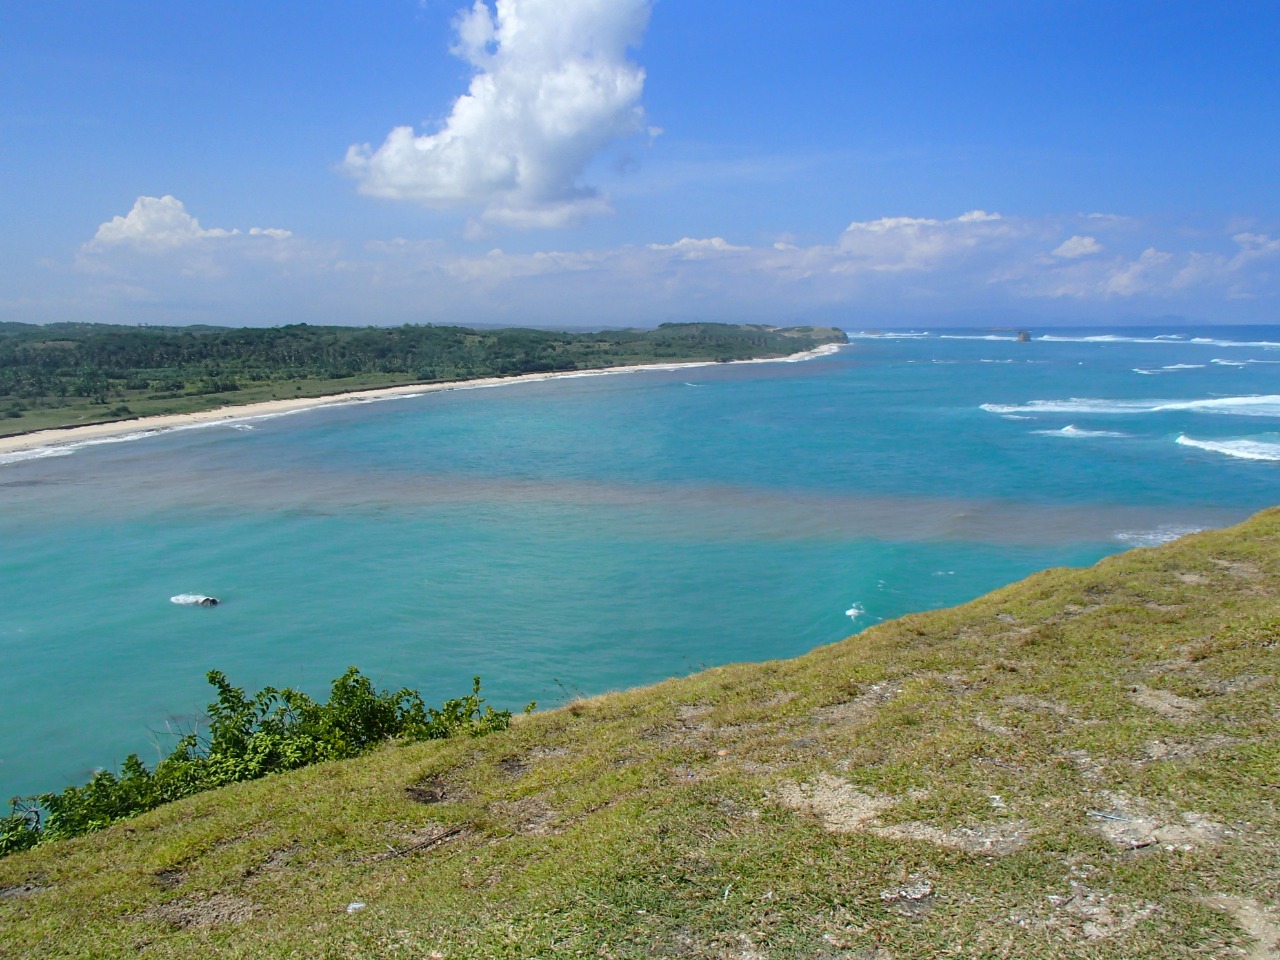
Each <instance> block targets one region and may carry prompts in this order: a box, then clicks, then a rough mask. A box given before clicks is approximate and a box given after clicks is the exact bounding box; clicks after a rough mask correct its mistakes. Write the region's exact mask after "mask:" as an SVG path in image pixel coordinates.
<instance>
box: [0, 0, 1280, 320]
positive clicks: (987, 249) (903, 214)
mask: <svg viewBox="0 0 1280 960" xmlns="http://www.w3.org/2000/svg"><path fill="white" fill-rule="evenodd" d="M1277 49H1280V6H1277V5H1276V4H1275V3H1274V2H1272V3H1251V2H1240V3H1233V4H1210V3H1200V2H1185V3H1179V2H1166V3H1154V2H1153V3H1136V2H1134V3H1125V2H1110V3H1095V2H1086V0H1081V2H1037V0H1009V2H980V0H975V2H972V3H964V4H956V3H942V2H927V3H926V2H920V0H902V2H895V3H893V4H885V3H863V2H840V3H836V2H825V0H821V2H815V3H810V4H797V3H794V2H781V0H762V2H755V3H741V2H739V3H732V4H731V3H728V2H723V0H699V2H690V0H656V2H650V0H499V2H497V3H496V4H495V3H490V4H489V5H486V4H485V3H484V2H483V0H480V2H477V0H472V3H471V4H470V5H464V4H462V3H460V2H458V0H361V2H357V0H347V2H328V3H326V2H312V3H307V4H302V3H296V2H289V0H278V2H273V3H266V4H264V3H261V2H255V3H248V2H240V0H224V2H220V3H208V2H202V3H196V2H188V0H167V2H155V0H130V2H120V0H93V2H68V0H43V2H41V3H39V4H34V3H32V4H17V3H11V4H7V5H4V6H3V7H0V169H3V171H4V174H5V176H4V178H3V187H0V216H2V217H3V222H4V224H5V226H6V229H5V230H4V231H3V232H2V234H0V319H6V320H25V321H32V322H44V321H49V320H58V319H67V320H104V321H112V322H141V323H186V322H214V323H246V324H267V323H287V322H297V321H303V320H305V321H308V322H313V323H320V322H342V323H403V322H459V323H468V322H477V323H537V324H548V325H558V324H564V325H593V324H618V323H634V324H651V323H659V322H662V321H664V320H684V319H714V320H744V321H765V322H777V323H789V322H835V323H841V324H844V325H847V326H890V325H901V324H933V325H936V324H944V323H979V322H988V321H990V322H997V323H999V322H1017V323H1021V324H1033V323H1037V322H1039V323H1044V324H1049V323H1077V322H1078V323H1095V322H1096V323H1115V322H1122V321H1134V320H1141V319H1144V318H1154V317H1163V316H1171V315H1177V316H1184V317H1186V318H1188V319H1190V320H1193V321H1198V322H1206V321H1208V322H1224V323H1225V322H1266V321H1273V322H1280V316H1277V305H1280V239H1278V238H1280V189H1277V187H1278V182H1277V181H1278V180H1280V177H1278V176H1277V172H1278V171H1280V66H1278V65H1277V58H1276V56H1275V51H1276V50H1277Z"/></svg>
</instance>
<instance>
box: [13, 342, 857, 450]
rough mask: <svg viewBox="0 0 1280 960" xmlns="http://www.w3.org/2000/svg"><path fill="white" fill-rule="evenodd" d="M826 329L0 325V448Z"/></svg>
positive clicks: (784, 345)
mask: <svg viewBox="0 0 1280 960" xmlns="http://www.w3.org/2000/svg"><path fill="white" fill-rule="evenodd" d="M845 341H846V337H845V335H844V334H843V333H842V332H841V331H838V330H835V329H833V328H830V327H767V326H760V325H743V326H738V325H732V324H716V323H685V324H663V325H662V326H660V327H658V328H656V329H653V330H610V331H600V332H586V333H581V332H580V333H564V332H555V331H548V330H530V329H523V328H521V329H508V330H472V329H470V328H467V327H438V326H405V327H313V326H309V325H307V324H294V325H291V326H287V327H269V328H261V329H259V328H240V329H233V328H229V327H227V328H223V327H118V326H105V325H99V324H50V325H48V326H33V325H31V324H20V323H6V324H0V436H13V435H15V434H21V433H30V432H32V431H35V430H44V429H50V428H57V427H68V426H76V425H80V424H86V423H103V422H109V421H115V420H129V419H136V418H138V417H147V416H157V415H163V414H176V413H194V412H197V411H201V410H211V409H214V408H216V407H223V406H228V405H241V404H248V403H258V402H260V401H264V400H278V399H284V398H291V397H321V396H327V395H331V394H335V393H346V392H349V391H352V390H367V389H373V388H377V387H391V386H400V385H404V384H416V383H447V382H453V381H461V380H472V379H476V378H479V377H509V376H519V375H521V374H529V373H552V372H567V371H573V370H596V369H602V368H606V367H616V366H628V365H633V364H643V363H671V362H681V361H694V360H724V361H729V360H750V359H759V358H764V357H781V356H787V355H788V354H792V353H799V352H801V351H804V350H810V349H812V348H814V347H817V346H820V345H822V344H825V343H843V342H845Z"/></svg>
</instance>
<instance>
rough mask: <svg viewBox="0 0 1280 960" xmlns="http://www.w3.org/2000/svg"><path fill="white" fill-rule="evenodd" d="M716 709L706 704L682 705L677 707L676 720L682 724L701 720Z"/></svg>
mask: <svg viewBox="0 0 1280 960" xmlns="http://www.w3.org/2000/svg"><path fill="white" fill-rule="evenodd" d="M714 709H715V708H714V707H712V706H709V705H708V704H705V703H682V704H681V705H680V706H678V707H676V719H678V720H679V721H680V722H681V723H689V722H690V721H691V720H701V719H702V718H703V717H705V716H706V715H707V714H709V713H710V712H711V711H712V710H714Z"/></svg>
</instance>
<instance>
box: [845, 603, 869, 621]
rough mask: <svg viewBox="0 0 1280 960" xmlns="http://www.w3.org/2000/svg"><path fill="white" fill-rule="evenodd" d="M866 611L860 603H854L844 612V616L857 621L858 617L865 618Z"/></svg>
mask: <svg viewBox="0 0 1280 960" xmlns="http://www.w3.org/2000/svg"><path fill="white" fill-rule="evenodd" d="M866 613H867V609H866V607H864V606H863V605H862V604H860V603H855V604H853V605H852V606H850V607H849V609H848V610H846V611H845V612H844V615H845V616H846V617H848V618H849V619H850V620H857V619H858V618H859V617H863V616H866Z"/></svg>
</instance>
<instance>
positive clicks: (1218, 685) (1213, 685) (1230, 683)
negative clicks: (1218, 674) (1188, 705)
mask: <svg viewBox="0 0 1280 960" xmlns="http://www.w3.org/2000/svg"><path fill="white" fill-rule="evenodd" d="M1270 679H1271V678H1270V677H1262V676H1259V675H1258V674H1256V673H1242V674H1239V675H1237V676H1234V677H1224V678H1223V679H1221V680H1201V681H1200V683H1201V684H1202V685H1203V686H1204V687H1206V688H1207V689H1209V690H1212V691H1213V692H1214V693H1218V694H1222V695H1223V696H1230V695H1231V694H1233V693H1247V692H1248V691H1250V690H1256V689H1258V687H1261V686H1263V685H1264V684H1266V683H1267V682H1268V681H1270Z"/></svg>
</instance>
